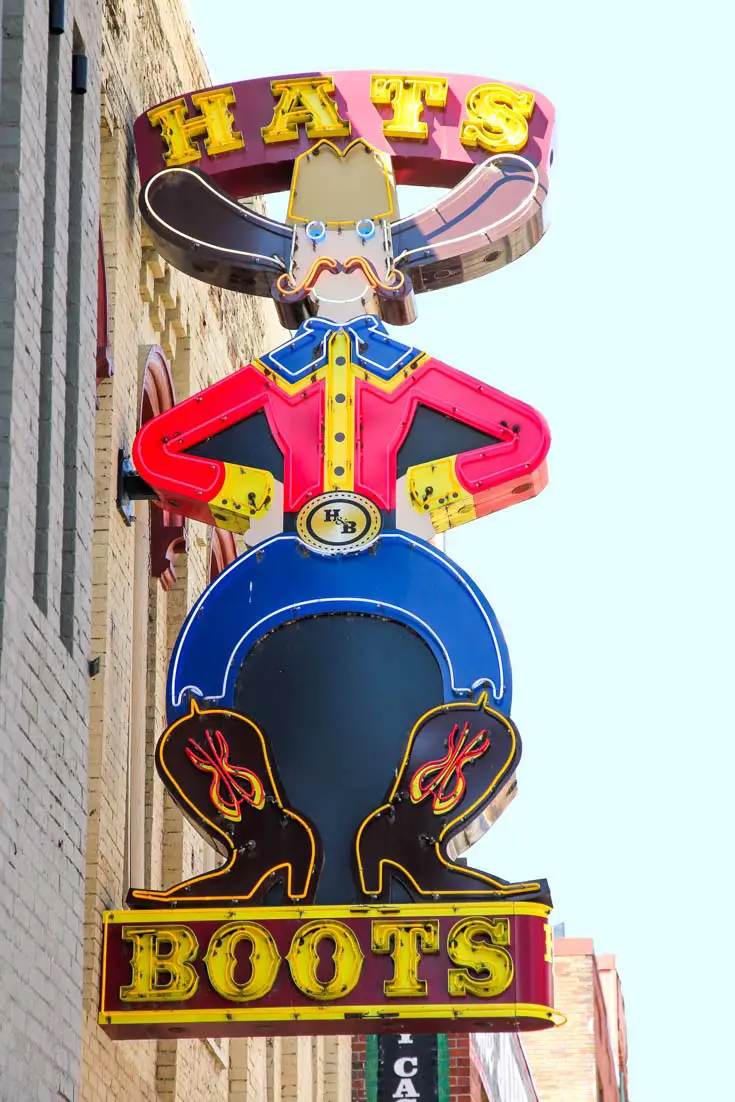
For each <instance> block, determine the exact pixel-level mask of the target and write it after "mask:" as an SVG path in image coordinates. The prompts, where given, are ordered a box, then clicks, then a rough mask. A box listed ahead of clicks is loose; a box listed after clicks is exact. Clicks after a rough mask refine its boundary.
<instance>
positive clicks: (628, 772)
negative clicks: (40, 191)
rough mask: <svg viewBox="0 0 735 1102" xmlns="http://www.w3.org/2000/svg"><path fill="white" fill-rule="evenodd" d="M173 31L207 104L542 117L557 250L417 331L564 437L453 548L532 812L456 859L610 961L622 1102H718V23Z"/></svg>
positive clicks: (722, 378) (206, 9)
mask: <svg viewBox="0 0 735 1102" xmlns="http://www.w3.org/2000/svg"><path fill="white" fill-rule="evenodd" d="M728 7H729V6H728ZM189 8H190V11H191V13H192V18H193V21H194V24H195V28H196V31H197V35H198V38H199V41H200V44H201V45H202V48H203V50H204V54H205V57H206V59H207V62H208V64H209V67H210V70H211V73H212V78H213V81H215V82H218V83H221V82H224V81H235V80H243V79H247V78H250V77H254V76H267V75H278V74H284V73H290V72H294V73H298V72H303V71H309V70H314V69H316V70H321V71H323V72H329V71H330V69H333V70H337V69H374V70H379V71H380V70H382V71H386V70H391V69H395V70H396V71H400V70H423V71H426V72H429V73H452V72H467V73H472V74H479V75H483V76H488V77H493V78H496V79H500V80H507V81H511V82H517V83H522V84H526V85H528V86H530V87H532V88H536V89H537V90H538V91H540V92H543V93H544V94H545V95H546V96H548V97H549V98H550V99H551V100H552V102H554V103H555V105H556V108H557V152H556V159H555V164H554V170H553V175H552V201H551V213H552V225H551V228H550V230H549V232H548V234H547V236H546V238H545V239H544V240H543V241H542V242H541V244H540V245H539V246H538V247H537V248H536V249H534V250H533V251H532V252H531V253H530V254H529V255H528V256H527V257H525V258H523V259H522V260H520V261H519V262H518V263H516V264H515V265H512V266H511V267H510V268H508V269H505V270H504V271H502V272H498V273H495V274H494V275H492V276H489V277H487V278H485V279H483V280H477V281H476V282H474V283H472V284H469V285H467V286H465V287H460V288H456V289H453V290H451V291H446V292H442V293H440V294H431V295H424V296H421V297H420V298H419V300H418V306H419V320H418V321H417V322H416V324H415V325H414V326H413V327H412V328H411V330H410V337H411V342H412V343H415V344H418V345H420V346H421V347H423V348H425V349H426V350H428V351H430V352H431V353H432V354H433V355H435V356H437V357H438V358H439V359H443V360H445V361H446V362H447V363H450V364H453V365H454V366H456V367H458V368H460V369H462V370H464V371H467V372H469V373H471V374H474V375H477V376H478V377H480V378H483V379H486V380H488V381H489V382H491V383H493V385H495V386H498V387H499V388H500V389H502V390H506V391H508V392H509V393H511V394H513V395H515V396H517V397H520V398H523V399H524V400H526V401H528V402H530V403H531V404H532V405H534V406H536V407H537V408H538V409H540V410H541V411H542V412H543V413H544V415H545V416H546V417H547V419H548V421H549V423H550V425H551V430H552V436H553V443H552V450H551V454H550V458H549V469H550V479H551V481H550V485H549V487H548V489H547V490H546V491H544V493H543V494H542V495H541V496H540V497H539V498H537V499H536V500H535V501H533V502H527V503H525V504H522V505H520V506H518V507H516V508H513V509H510V510H507V511H505V512H504V513H500V514H498V515H496V516H494V517H489V518H486V519H485V520H483V521H479V522H477V523H475V524H471V525H468V526H467V527H466V528H464V529H462V530H460V531H459V532H457V533H456V534H453V535H452V536H451V537H450V539H449V542H448V547H447V550H448V552H449V554H450V555H452V556H453V557H454V558H456V559H457V560H458V561H459V562H460V563H461V564H462V565H463V566H464V567H465V568H466V569H467V570H468V571H469V572H470V573H471V574H472V575H473V577H474V578H475V580H476V581H477V582H478V583H479V585H480V586H481V587H482V589H483V590H484V592H485V593H486V594H487V596H488V598H489V600H490V602H491V604H492V605H493V606H494V608H495V610H496V612H497V614H498V616H499V619H500V622H501V625H502V627H503V629H504V632H505V635H506V639H507V641H508V645H509V648H510V655H511V661H512V664H513V670H514V681H515V686H514V706H513V717H514V719H515V721H516V722H517V724H518V726H519V728H520V731H521V734H522V736H523V739H524V759H523V762H522V764H521V768H520V772H519V781H520V793H519V796H518V798H517V800H516V801H515V803H514V804H513V805H511V808H510V809H509V810H508V811H507V813H506V814H505V816H504V817H503V819H502V820H501V822H500V823H499V824H498V825H496V827H494V828H493V830H492V831H491V832H490V835H489V836H488V837H487V839H485V840H483V842H482V843H480V845H479V846H478V847H477V849H476V850H474V851H473V855H472V858H471V859H472V860H474V861H475V862H476V863H478V864H480V863H482V864H484V865H485V866H486V867H487V868H489V869H490V870H491V871H493V872H496V873H498V874H499V875H502V876H505V877H507V878H508V879H520V878H528V877H531V876H539V875H542V876H546V877H547V878H548V880H549V882H550V884H551V887H552V891H553V894H554V898H555V903H556V908H555V912H554V916H553V918H554V921H555V922H561V921H564V922H565V923H566V929H567V934H569V935H572V936H590V937H592V938H594V942H595V947H596V949H597V951H598V952H612V953H615V954H617V958H618V968H619V971H620V974H621V977H622V981H623V985H624V992H625V998H626V1006H627V1015H628V1028H629V1043H630V1048H631V1060H630V1072H631V1097H632V1100H633V1102H705V1100H706V1102H714V1100H717V1102H719V1100H724V1102H730V1100H733V1099H735V1085H734V1084H735V1077H734V1076H733V1073H732V1070H731V1067H730V1059H729V1052H728V1045H730V1044H731V1027H729V1023H726V1018H725V1015H726V1014H727V1013H728V1012H730V1013H731V1007H732V1001H733V994H732V988H733V983H734V980H735V974H734V971H735V970H734V969H733V965H732V959H733V955H734V954H735V937H734V936H733V935H732V934H731V933H730V932H729V929H728V926H729V919H730V906H729V905H730V904H731V903H732V901H733V894H734V893H733V890H732V876H733V859H732V848H733V828H732V825H731V814H730V809H731V806H732V804H733V802H735V796H734V795H733V794H732V791H731V790H732V774H733V760H734V755H733V749H732V739H733V733H734V729H735V723H734V722H733V716H732V711H731V706H730V698H731V686H732V682H731V680H730V678H731V676H732V674H731V667H732V665H733V642H732V630H731V624H732V621H733V618H734V617H735V601H734V599H733V592H734V590H733V581H732V573H733V558H732V547H733V539H732V531H733V522H732V511H733V505H732V496H733V495H732V485H733V479H732V476H731V470H730V468H731V465H732V458H731V456H732V451H733V448H732V442H731V441H732V436H733V410H734V409H735V401H734V400H735V388H734V387H733V380H732V375H733V359H734V357H733V340H732V320H731V319H728V316H727V315H728V313H729V312H731V307H730V301H731V299H732V274H731V268H732V261H731V258H732V255H733V234H732V228H731V223H732V213H731V210H730V206H731V200H730V197H729V191H730V190H731V189H732V167H733V166H732V160H733V159H732V155H731V154H730V153H729V151H727V152H726V151H725V144H726V142H730V143H732V138H733V121H732V119H733V112H732V106H731V104H730V100H731V96H732V90H731V89H725V88H721V89H718V88H717V86H716V85H715V84H714V83H713V78H714V74H716V73H725V72H727V71H731V70H732V68H733V65H732V56H730V58H728V57H727V56H726V54H725V51H726V50H727V49H728V46H727V43H728V41H729V42H730V43H732V37H731V36H730V35H729V32H728V31H727V27H726V26H725V22H724V21H725V19H726V15H725V11H726V6H725V5H722V8H721V10H719V11H718V9H717V7H716V5H714V4H713V5H712V6H711V7H707V5H702V4H700V5H697V6H696V9H695V8H694V7H691V6H688V7H687V8H686V9H682V14H681V15H680V16H679V17H677V16H676V15H675V14H674V13H675V5H673V4H671V3H668V4H663V3H661V4H658V3H649V4H646V5H645V6H644V5H642V4H636V3H634V2H632V0H623V2H622V3H618V4H617V5H615V6H610V7H609V8H607V9H605V8H595V7H594V6H593V5H590V4H587V5H585V4H582V3H576V2H571V0H559V2H558V3H557V4H555V5H553V4H541V3H539V2H538V0H532V2H526V3H519V4H517V5H509V4H507V3H504V4H500V3H497V2H496V0H489V2H488V3H486V4H484V5H483V6H482V7H477V6H474V5H470V4H469V3H467V0H455V2H454V3H449V4H446V5H438V4H436V3H427V4H424V5H420V4H418V3H416V2H415V0H414V2H411V3H408V4H406V5H405V6H403V7H402V6H401V5H400V4H398V3H395V2H394V3H391V4H389V5H379V4H372V5H367V4H366V5H359V6H358V5H356V4H353V3H346V2H344V0H343V2H341V3H335V4H333V5H326V6H325V5H312V4H307V3H299V4H297V3H295V2H293V0H286V2H284V3H280V4H274V3H273V4H265V3H261V4H253V3H247V4H245V3H242V2H239V0H216V2H215V0H189ZM382 16H384V18H385V26H384V28H382V27H381V25H380V24H379V23H378V22H377V19H378V18H381V17H382ZM720 43H721V44H722V45H720ZM730 50H731V46H730ZM720 54H721V56H718V55H720ZM186 90H188V89H182V91H186Z"/></svg>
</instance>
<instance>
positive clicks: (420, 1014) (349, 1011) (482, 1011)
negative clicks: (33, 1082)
mask: <svg viewBox="0 0 735 1102" xmlns="http://www.w3.org/2000/svg"><path fill="white" fill-rule="evenodd" d="M348 1016H350V1017H351V1018H352V1020H353V1021H354V1019H355V1018H362V1019H365V1020H369V1021H380V1020H381V1018H385V1019H390V1020H392V1021H395V1019H396V1018H405V1019H406V1020H409V1021H417V1020H418V1019H419V1018H443V1019H445V1020H446V1019H455V1020H458V1021H460V1020H462V1019H466V1018H535V1019H543V1020H545V1021H549V1022H551V1023H552V1024H553V1025H562V1024H563V1022H562V1021H561V1020H560V1019H562V1018H563V1017H564V1015H562V1014H559V1011H558V1010H554V1008H553V1007H552V1006H543V1005H542V1004H540V1003H494V1004H493V1005H492V1006H482V1005H478V1004H475V1005H473V1006H461V1007H458V1006H453V1005H451V1004H450V1003H445V1004H444V1005H441V1004H439V1005H436V1004H432V1005H429V1006H416V1005H414V1004H412V1003H400V1004H399V1005H395V1006H394V1005H393V1004H392V1003H391V1005H390V1006H388V1007H386V1008H385V1009H381V1010H377V1009H375V1008H373V1007H364V1006H338V1007H337V1006H329V1005H321V1004H317V1003H314V1005H313V1006H307V1007H299V1008H298V1009H293V1008H289V1007H270V1008H269V1007H265V1006H257V1007H242V1008H240V1009H237V1008H235V1007H234V1006H233V1008H232V1009H231V1010H167V1009H165V1008H161V1010H131V1011H112V1012H110V1013H107V1014H105V1013H104V1012H100V1015H99V1024H100V1025H150V1024H154V1023H158V1022H162V1020H163V1019H165V1021H166V1022H167V1023H169V1022H170V1023H171V1025H177V1024H190V1025H196V1024H207V1023H209V1022H212V1023H217V1022H228V1023H231V1022H297V1021H305V1022H315V1021H316V1022H318V1021H331V1022H334V1021H340V1020H341V1019H343V1018H346V1017H348ZM564 1020H566V1019H564Z"/></svg>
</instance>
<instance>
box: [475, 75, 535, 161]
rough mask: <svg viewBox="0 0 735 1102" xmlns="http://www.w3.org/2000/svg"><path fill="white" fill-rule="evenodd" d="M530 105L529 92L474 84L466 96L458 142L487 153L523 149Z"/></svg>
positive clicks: (526, 137) (503, 86)
mask: <svg viewBox="0 0 735 1102" xmlns="http://www.w3.org/2000/svg"><path fill="white" fill-rule="evenodd" d="M533 105H534V96H533V93H532V92H519V91H517V90H516V89H515V88H508V86H507V85H505V84H478V86H477V88H473V89H472V91H471V92H470V93H469V95H468V96H467V101H466V107H467V116H468V117H467V118H466V119H465V120H464V122H463V123H462V126H461V127H460V131H459V140H460V141H461V143H462V145H466V146H471V147H472V148H473V149H476V148H477V146H478V145H479V146H480V147H481V148H482V149H487V150H488V152H490V153H511V152H513V150H516V149H523V147H524V145H525V144H526V142H527V141H528V122H527V120H528V119H530V117H531V112H532V111H533Z"/></svg>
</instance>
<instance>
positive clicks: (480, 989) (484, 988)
mask: <svg viewBox="0 0 735 1102" xmlns="http://www.w3.org/2000/svg"><path fill="white" fill-rule="evenodd" d="M478 937H482V938H483V940H482V941H476V940H475V939H476V938H478ZM488 941H489V942H490V944H488ZM499 945H510V923H509V921H508V919H507V918H499V919H498V920H497V921H496V922H491V921H490V919H488V918H463V919H462V921H461V922H457V923H456V924H455V925H454V926H452V929H451V930H450V931H449V937H448V938H447V953H448V954H449V959H450V960H452V961H453V962H454V963H455V964H459V965H460V966H461V967H459V968H450V969H449V971H448V972H447V981H448V982H447V986H448V989H449V994H450V995H479V996H480V998H482V999H492V998H495V996H496V995H502V993H503V992H504V991H507V989H508V988H509V987H510V985H511V983H512V981H513V958H512V957H511V955H510V953H509V952H508V950H507V949H499V948H497V946H499Z"/></svg>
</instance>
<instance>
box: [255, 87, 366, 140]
mask: <svg viewBox="0 0 735 1102" xmlns="http://www.w3.org/2000/svg"><path fill="white" fill-rule="evenodd" d="M271 91H272V92H273V95H274V96H280V99H279V100H278V103H277V104H276V106H275V108H274V111H273V118H272V120H271V121H270V122H269V123H268V125H267V126H264V127H263V129H262V130H261V134H262V135H263V141H264V142H266V143H271V142H297V141H298V140H299V127H300V126H305V127H306V136H307V138H346V137H347V136H348V135H349V133H350V124H349V122H348V121H347V119H343V118H342V117H341V116H340V113H339V108H338V107H337V104H336V103H335V102H334V100H333V99H331V98H330V96H331V94H332V93H333V92H334V81H333V80H332V78H331V77H302V78H301V79H299V80H296V79H293V80H272V81H271Z"/></svg>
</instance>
